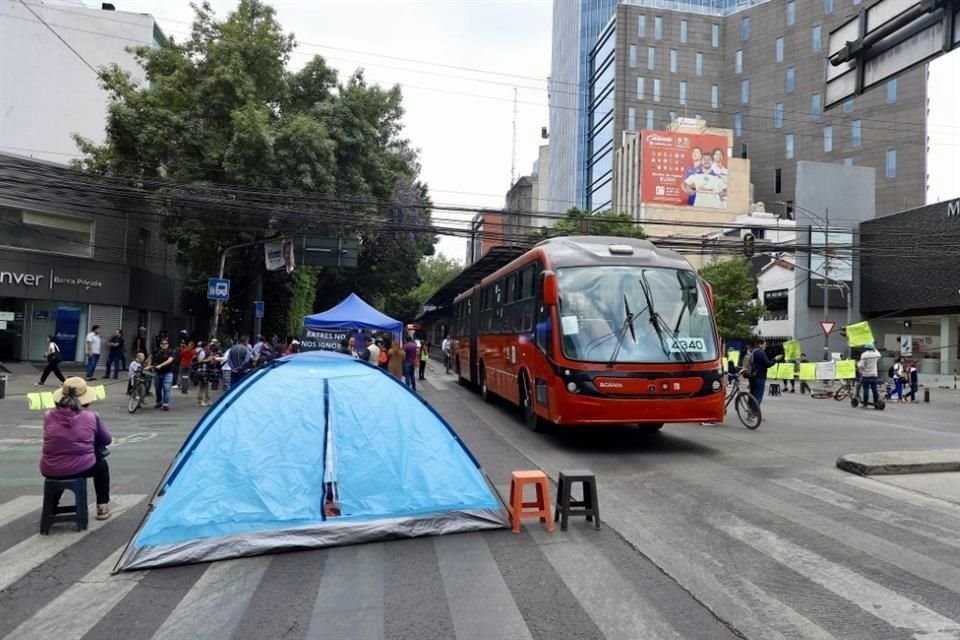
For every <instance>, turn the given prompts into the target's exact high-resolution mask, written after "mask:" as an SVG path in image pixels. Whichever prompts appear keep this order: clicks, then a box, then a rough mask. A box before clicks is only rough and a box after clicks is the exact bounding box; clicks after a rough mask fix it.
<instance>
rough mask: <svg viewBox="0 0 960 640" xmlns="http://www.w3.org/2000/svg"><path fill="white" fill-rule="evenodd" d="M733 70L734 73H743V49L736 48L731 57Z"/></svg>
mask: <svg viewBox="0 0 960 640" xmlns="http://www.w3.org/2000/svg"><path fill="white" fill-rule="evenodd" d="M733 70H734V71H735V72H736V73H743V49H737V53H736V55H734V58H733Z"/></svg>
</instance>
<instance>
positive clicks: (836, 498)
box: [773, 478, 960, 547]
mask: <svg viewBox="0 0 960 640" xmlns="http://www.w3.org/2000/svg"><path fill="white" fill-rule="evenodd" d="M773 482H774V483H776V484H778V485H780V486H781V487H786V488H787V489H791V490H793V491H796V492H797V493H801V494H804V495H808V496H811V497H813V498H816V499H817V500H820V501H822V502H826V503H827V504H831V505H833V506H835V507H839V508H840V509H845V510H846V511H850V512H852V513H858V514H860V515H862V516H865V517H868V518H872V519H874V520H878V521H880V522H883V523H885V524H891V525H894V526H896V527H899V528H901V529H904V530H906V531H909V532H911V533H915V534H917V535H918V536H923V537H924V538H928V539H930V540H934V541H935V542H939V543H941V544H945V545H948V546H951V547H960V536H958V535H957V534H956V529H953V528H949V527H945V526H943V525H940V524H937V523H935V522H921V521H919V520H917V519H915V518H911V517H910V516H907V515H904V514H902V513H899V512H897V511H893V510H892V509H885V508H883V507H876V506H873V505H870V504H867V503H864V502H861V501H860V500H858V499H857V498H854V497H852V496H848V495H845V494H842V493H839V492H837V491H833V490H832V489H827V488H825V487H821V486H818V485H815V484H813V483H811V482H807V481H805V480H801V479H800V478H791V479H781V480H774V481H773Z"/></svg>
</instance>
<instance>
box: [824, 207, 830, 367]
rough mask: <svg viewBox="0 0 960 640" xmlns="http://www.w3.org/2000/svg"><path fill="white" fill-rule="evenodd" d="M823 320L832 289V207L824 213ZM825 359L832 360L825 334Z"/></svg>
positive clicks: (825, 316)
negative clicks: (829, 279) (828, 284)
mask: <svg viewBox="0 0 960 640" xmlns="http://www.w3.org/2000/svg"><path fill="white" fill-rule="evenodd" d="M823 222H824V225H823V321H824V322H826V321H827V314H828V313H829V311H830V306H829V305H830V297H829V293H830V290H829V289H827V279H828V278H829V277H830V209H829V208H828V209H826V210H825V211H824V214H823ZM823 361H824V362H829V361H830V336H829V335H828V334H827V333H826V332H825V333H824V334H823Z"/></svg>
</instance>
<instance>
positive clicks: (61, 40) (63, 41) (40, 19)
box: [20, 0, 100, 78]
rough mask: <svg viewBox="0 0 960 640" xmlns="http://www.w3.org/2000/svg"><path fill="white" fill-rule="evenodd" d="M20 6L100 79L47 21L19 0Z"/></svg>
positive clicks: (84, 59)
mask: <svg viewBox="0 0 960 640" xmlns="http://www.w3.org/2000/svg"><path fill="white" fill-rule="evenodd" d="M20 4H22V5H23V7H24V8H25V9H26V10H27V11H29V12H30V13H32V14H33V17H35V18H36V19H37V20H39V21H40V24H42V25H43V26H45V27H46V28H47V29H49V30H50V33H52V34H53V35H55V36H56V37H57V40H59V41H60V42H62V43H63V44H64V46H66V47H67V49H70V51H72V52H73V55H75V56H77V57H78V58H80V61H81V62H83V64H85V65H87V68H88V69H90V71H93V73H94V74H95V75H96V76H97V77H98V78H99V77H100V72H99V71H97V70H96V69H94V68H93V65H92V64H90V63H89V62H87V59H86V58H84V57H83V56H82V55H80V52H79V51H77V50H76V49H74V48H73V46H71V44H70V43H69V42H67V41H66V40H64V39H63V36H61V35H60V34H59V33H57V31H56V30H55V29H54V28H53V27H51V26H50V25H49V24H47V21H46V20H44V19H43V18H41V17H40V16H39V14H37V12H36V11H34V10H33V9H32V8H31V7H30V5H28V4H27V3H26V2H24V1H23V0H20Z"/></svg>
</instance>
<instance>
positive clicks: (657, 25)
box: [653, 16, 663, 40]
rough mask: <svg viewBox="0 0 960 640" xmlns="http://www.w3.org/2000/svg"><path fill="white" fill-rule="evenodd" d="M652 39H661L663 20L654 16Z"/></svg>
mask: <svg viewBox="0 0 960 640" xmlns="http://www.w3.org/2000/svg"><path fill="white" fill-rule="evenodd" d="M653 37H654V38H656V39H657V40H659V39H660V38H662V37H663V18H661V17H660V16H655V17H654V19H653Z"/></svg>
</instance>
